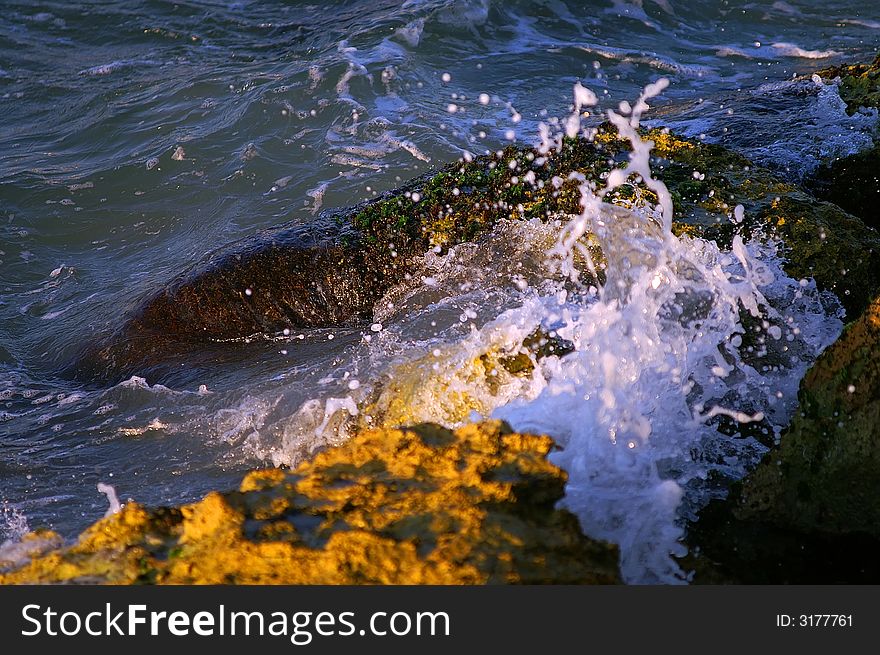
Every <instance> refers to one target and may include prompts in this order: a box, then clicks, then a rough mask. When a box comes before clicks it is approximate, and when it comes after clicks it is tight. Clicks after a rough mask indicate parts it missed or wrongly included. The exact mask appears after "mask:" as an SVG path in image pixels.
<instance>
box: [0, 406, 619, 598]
mask: <svg viewBox="0 0 880 655" xmlns="http://www.w3.org/2000/svg"><path fill="white" fill-rule="evenodd" d="M552 448H553V442H552V440H551V439H550V438H548V437H541V436H535V435H528V434H516V433H513V432H511V431H510V429H509V428H508V427H507V426H506V425H505V424H504V423H501V422H499V421H493V422H485V423H481V424H475V425H468V426H465V427H463V428H461V429H459V430H456V431H455V432H452V431H450V430H446V429H444V428H441V427H439V426H436V425H432V424H421V425H417V426H414V427H411V428H406V429H396V430H392V429H386V430H368V431H365V432H362V433H360V434H359V435H357V436H356V437H354V438H353V439H351V440H350V441H349V442H347V443H346V444H344V445H342V446H340V447H338V448H334V449H332V450H328V451H325V452H323V453H320V454H319V455H318V456H317V457H315V458H314V460H313V461H311V462H308V463H305V464H303V465H301V466H300V467H298V468H297V469H296V470H295V471H293V472H287V471H283V470H280V469H271V470H266V471H255V472H252V473H250V474H249V475H248V476H247V477H246V478H245V479H244V481H243V482H242V484H241V488H240V490H239V491H236V492H230V493H224V494H220V493H216V492H213V493H210V494H208V495H207V496H206V497H205V498H204V499H203V500H201V501H199V502H197V503H193V504H191V505H184V506H182V507H179V508H160V509H153V510H148V509H146V508H144V507H141V506H140V505H138V504H136V503H128V504H127V505H126V506H125V507H124V508H123V509H122V511H121V512H119V513H118V514H115V515H112V516H110V517H108V518H105V519H103V520H101V521H99V522H97V523H96V524H94V525H93V526H92V527H90V528H89V529H87V530H86V531H85V532H84V533H83V534H82V535H81V536H80V537H79V539H78V540H77V542H76V543H74V544H73V545H71V546H68V547H64V548H59V547H57V544H55V546H54V547H52V548H48V549H47V548H43V549H41V550H39V551H37V552H35V556H34V558H33V559H32V560H29V561H28V562H27V563H25V564H22V563H21V562H18V563H17V564H15V563H13V564H12V565H11V570H7V571H6V572H5V573H0V584H4V583H5V584H10V583H37V582H38V583H47V582H49V583H51V582H88V583H144V582H146V583H168V584H173V583H186V584H191V583H194V584H231V583H236V584H266V583H285V584H377V583H379V584H477V583H577V584H584V583H601V584H605V583H616V582H619V577H618V573H617V559H618V555H617V548H616V547H615V546H611V545H609V544H605V543H601V542H597V541H594V540H591V539H589V538H587V537H585V536H584V535H583V534H582V533H581V531H580V527H579V525H578V522H577V519H576V518H575V517H574V516H573V515H572V514H570V513H568V512H567V511H565V510H560V509H555V505H556V502H557V501H558V500H559V499H560V498H561V497H562V495H563V488H564V485H565V481H566V476H565V473H564V472H563V471H562V470H560V469H558V468H557V467H555V466H554V465H552V464H550V463H549V462H548V461H547V454H548V453H549V452H550V451H551V449H552ZM2 564H3V563H2V562H0V566H2ZM7 566H10V564H9V563H7ZM0 570H2V568H0Z"/></svg>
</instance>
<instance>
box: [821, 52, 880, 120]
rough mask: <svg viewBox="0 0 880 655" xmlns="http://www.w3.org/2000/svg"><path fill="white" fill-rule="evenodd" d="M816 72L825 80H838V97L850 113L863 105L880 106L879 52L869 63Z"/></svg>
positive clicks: (845, 65) (835, 67) (834, 67)
mask: <svg viewBox="0 0 880 655" xmlns="http://www.w3.org/2000/svg"><path fill="white" fill-rule="evenodd" d="M817 74H818V75H819V76H820V77H823V78H825V79H827V80H835V79H839V80H840V82H839V84H838V88H839V90H840V97H841V98H843V101H844V102H845V103H846V108H847V112H848V113H849V114H850V115H852V114H854V113H856V112H857V111H859V110H860V109H862V108H863V107H880V54H878V55H877V56H876V57H875V58H874V61H872V62H871V63H870V64H844V65H842V66H833V67H831V68H825V69H823V70H821V71H819V72H818V73H817Z"/></svg>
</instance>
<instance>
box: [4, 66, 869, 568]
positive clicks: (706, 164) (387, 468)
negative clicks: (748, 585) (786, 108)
mask: <svg viewBox="0 0 880 655" xmlns="http://www.w3.org/2000/svg"><path fill="white" fill-rule="evenodd" d="M819 75H820V76H821V77H823V78H825V79H827V80H833V79H836V78H839V79H840V81H839V88H840V92H841V96H842V97H843V98H844V100H845V101H846V102H847V103H848V107H849V109H850V111H858V110H859V109H860V108H861V107H874V108H876V107H878V103H880V57H878V58H877V59H876V60H875V61H874V62H873V64H871V65H855V66H848V67H837V68H834V69H829V70H826V71H820V73H819ZM645 138H647V139H650V140H652V141H653V142H654V151H653V158H654V162H653V164H652V165H653V167H654V169H655V170H657V171H659V173H658V176H659V177H660V178H661V179H662V180H663V181H664V182H665V183H666V185H667V186H668V187H669V189H670V191H671V192H672V194H673V198H674V203H675V217H674V218H675V224H674V231H675V233H676V234H678V235H691V236H700V237H703V238H706V239H714V240H716V241H718V242H719V243H724V242H726V243H730V242H731V240H732V239H733V237H734V236H735V235H736V234H740V235H743V236H746V237H754V236H760V237H762V238H774V239H777V240H779V241H781V242H782V244H783V246H784V252H785V256H786V259H787V263H786V266H785V269H786V272H787V273H788V274H789V275H791V276H792V277H795V278H806V277H812V278H814V279H815V280H816V283H817V286H818V287H819V288H820V289H821V290H826V291H831V292H833V293H835V294H836V296H837V297H838V298H839V300H840V302H841V304H842V305H843V307H844V308H845V310H846V315H847V322H848V325H847V328H846V329H845V331H844V334H843V335H842V336H841V337H840V339H839V340H838V341H837V343H835V344H834V345H833V346H832V347H831V348H829V349H828V350H827V351H826V352H825V353H823V355H822V356H821V357H820V358H819V360H818V361H817V362H816V363H815V365H814V366H813V368H812V369H811V370H810V372H809V373H808V374H807V376H806V378H805V379H804V381H803V382H802V384H801V390H800V393H799V401H800V406H801V407H800V413H799V414H798V415H797V416H796V417H795V419H794V420H793V422H792V424H791V425H790V426H789V428H788V429H787V430H786V431H785V432H784V433H783V435H782V437H781V440H780V443H779V444H778V445H776V446H774V447H773V448H771V450H770V451H769V452H768V453H767V455H766V456H765V458H764V460H763V461H762V462H761V464H760V465H759V466H758V467H757V469H756V470H755V471H754V472H752V473H751V474H750V475H749V476H748V477H747V478H746V479H744V480H743V481H741V482H740V483H737V484H735V485H734V486H733V487H732V489H731V491H730V494H729V496H728V498H727V499H725V500H723V501H716V502H714V503H712V504H710V505H709V506H708V507H707V508H705V509H704V510H703V511H702V512H701V515H700V519H699V520H698V521H697V522H695V523H693V524H692V525H690V526H689V530H688V537H687V542H688V546H689V548H690V554H689V555H688V556H687V558H686V559H685V560H683V566H684V568H685V569H686V570H690V571H693V572H694V576H693V582H696V583H701V582H705V583H717V582H789V583H807V582H851V583H863V582H871V581H877V580H880V566H878V565H877V564H876V563H875V562H874V559H875V558H874V557H873V553H876V549H877V547H878V546H880V515H878V513H877V512H878V508H880V430H878V428H877V426H878V425H880V234H878V232H877V230H876V229H875V228H876V227H877V226H878V224H880V221H878V215H877V213H876V212H877V210H876V207H877V203H876V202H875V200H876V199H877V195H878V193H880V182H878V179H877V170H878V168H877V167H876V165H875V164H876V162H877V161H878V160H877V157H878V154H877V153H878V152H880V149H878V147H876V146H875V148H874V149H873V150H872V151H868V152H864V153H859V154H856V155H852V156H851V157H847V158H845V159H841V160H838V161H835V162H828V164H827V165H826V166H824V167H823V168H821V169H820V170H818V171H817V172H816V173H815V174H814V175H813V177H812V178H811V179H810V180H808V181H807V182H806V184H805V187H804V188H800V187H798V186H796V185H794V184H792V183H791V182H788V181H786V180H783V179H780V178H779V177H778V176H775V175H773V174H771V173H770V172H769V171H767V170H764V169H762V168H760V167H758V166H755V165H753V164H752V163H751V162H750V161H748V160H747V159H745V158H743V157H742V156H740V155H738V154H736V153H733V152H731V151H729V150H726V149H724V148H722V147H720V146H715V145H709V144H705V143H702V142H700V141H696V140H690V139H685V138H681V137H678V136H675V135H674V134H671V133H669V132H668V131H667V130H663V129H653V130H649V131H646V132H645ZM627 154H628V149H627V148H626V147H625V142H623V141H621V140H620V139H619V138H618V137H617V134H616V132H615V131H614V130H613V129H612V128H610V127H609V126H602V127H600V128H599V131H598V132H597V134H596V135H595V138H594V139H593V140H592V141H587V140H585V139H567V140H564V141H563V142H562V143H561V144H560V147H559V148H558V149H555V150H551V151H549V152H541V151H539V150H536V149H528V148H513V147H510V148H508V149H506V150H504V151H500V152H499V153H495V154H493V155H488V156H484V157H478V158H475V159H473V160H472V161H468V162H460V163H457V164H452V165H450V166H449V167H447V168H445V169H443V170H442V171H440V172H438V173H436V174H434V175H432V176H427V177H423V178H419V179H418V180H414V181H413V182H411V183H409V184H408V185H407V186H405V187H404V188H402V189H400V190H399V191H398V192H395V193H393V194H386V195H385V196H383V197H381V198H379V199H378V200H376V201H372V202H370V203H368V204H366V205H362V206H360V207H357V208H354V209H353V210H351V211H348V212H337V213H335V214H332V215H330V217H329V218H330V220H329V221H328V224H327V225H326V226H325V227H326V230H325V231H324V232H322V233H321V234H314V233H311V234H304V233H303V232H302V231H301V230H297V229H294V228H292V227H290V226H283V227H282V228H279V229H278V230H274V231H272V232H271V233H267V234H265V235H262V236H259V237H257V238H256V239H253V240H250V241H249V242H248V243H247V244H244V245H242V244H239V246H234V247H233V248H232V249H231V250H228V249H227V250H224V252H223V253H218V255H217V256H216V257H213V258H212V259H211V260H209V261H207V262H205V263H204V264H202V265H200V266H198V267H196V268H195V269H194V270H193V271H192V272H190V273H187V274H186V275H185V276H183V277H181V278H180V279H179V280H177V281H175V282H174V283H172V284H171V285H170V286H169V287H168V288H167V289H165V290H163V291H162V292H160V293H159V294H157V295H155V296H153V297H151V298H148V299H146V301H145V302H144V304H143V305H142V307H141V308H140V309H139V310H138V312H137V313H136V314H135V315H134V316H132V317H131V319H130V320H129V321H128V322H127V324H126V325H125V326H124V327H123V328H122V329H121V330H120V332H119V333H118V334H116V335H114V336H113V337H112V338H111V339H109V340H108V341H107V342H106V343H104V344H102V345H101V347H100V348H98V349H97V350H96V351H92V352H89V353H88V354H87V355H86V356H85V359H84V362H82V363H81V364H80V365H79V368H78V370H79V371H80V372H85V374H89V375H97V376H99V377H101V378H104V379H117V378H119V377H120V376H126V375H130V374H131V372H132V371H139V372H143V371H148V372H149V373H150V374H151V375H153V376H155V377H154V379H162V375H163V374H164V373H163V370H164V369H163V362H164V361H165V360H166V359H167V357H168V356H169V353H173V352H175V351H177V350H186V349H192V348H195V347H199V344H204V343H209V342H211V341H212V340H218V339H235V338H241V337H246V336H248V335H250V334H252V333H254V332H262V333H267V334H274V333H280V332H282V331H283V330H284V329H292V328H295V329H300V328H309V327H319V326H328V325H344V324H347V323H351V322H355V323H356V322H358V321H363V320H365V318H367V317H368V314H369V311H370V308H371V307H372V305H373V303H374V302H375V301H376V300H378V299H379V298H380V297H381V296H382V294H383V293H384V292H385V291H387V289H388V288H390V286H391V285H393V284H396V283H399V282H401V281H402V280H405V279H407V276H413V275H415V274H416V273H417V270H418V269H417V266H418V257H419V256H420V255H421V254H422V253H424V252H425V251H426V250H428V249H431V248H435V249H437V250H439V251H442V250H444V249H446V248H449V247H451V246H453V245H455V244H457V243H462V242H465V241H470V240H474V239H478V238H479V237H480V236H482V235H484V234H486V233H487V232H488V231H489V230H491V229H492V227H493V226H494V225H496V224H497V223H498V222H499V221H500V220H502V219H514V220H521V219H531V218H536V217H537V218H547V217H550V216H554V215H558V214H565V213H576V211H577V203H578V199H579V196H578V195H577V186H576V184H575V183H574V182H573V181H571V180H569V175H570V174H571V173H579V174H581V175H583V176H584V177H585V178H586V179H588V180H592V181H594V182H599V181H600V180H601V179H602V178H603V176H605V175H607V173H608V172H609V171H610V170H611V169H612V168H613V167H616V166H617V165H619V164H621V163H622V162H624V161H625V160H626V157H627ZM694 171H699V172H700V173H701V174H700V175H699V176H694V175H693V173H694ZM526 176H530V177H531V178H532V180H533V182H534V184H525V183H524V182H523V180H524V179H526ZM554 180H558V182H556V183H554ZM629 189H630V190H631V193H619V194H617V195H616V196H615V197H609V198H606V200H610V201H611V202H614V203H616V204H620V205H621V206H624V207H626V206H632V205H633V204H634V203H639V202H651V200H652V196H651V194H652V192H651V191H650V189H647V188H646V187H645V186H644V185H643V184H639V183H633V184H632V185H631V186H630V187H629ZM654 201H656V199H654ZM740 204H741V205H743V207H744V209H745V212H744V215H745V217H746V220H745V221H744V222H742V223H741V224H738V225H737V224H734V223H732V222H731V221H729V220H728V217H729V216H730V214H731V213H732V211H733V207H735V206H736V205H740ZM594 254H595V259H596V260H597V261H601V258H602V254H601V252H598V251H596V252H595V253H594ZM601 277H602V276H601V267H600V270H599V273H598V278H599V279H597V280H596V283H601V282H602V280H601ZM527 341H528V340H527ZM145 344H149V347H145ZM548 344H550V345H551V347H550V348H548ZM564 352H565V344H564V343H559V342H554V341H553V337H552V335H536V337H535V338H534V339H532V340H531V341H528V343H524V344H523V348H522V350H521V352H520V353H519V355H514V356H511V357H508V358H507V359H505V360H504V361H502V362H501V364H502V366H504V368H505V370H507V371H508V372H509V373H510V374H511V375H517V374H520V373H521V372H522V371H524V370H528V367H529V366H530V365H532V363H533V362H534V361H535V359H536V358H539V357H542V356H545V355H546V354H548V353H549V354H557V355H558V354H560V353H561V354H564ZM505 362H506V363H505ZM489 368H491V367H489ZM386 418H387V421H388V423H387V424H385V425H381V426H380V427H378V428H377V429H366V428H365V429H363V430H362V431H361V432H360V433H359V434H358V435H356V436H355V437H354V438H352V439H351V440H350V441H348V442H347V443H345V444H344V445H342V446H339V447H337V448H333V449H331V450H328V451H325V452H323V453H320V454H318V455H317V457H315V458H314V459H313V460H312V461H310V462H307V463H304V464H302V465H300V466H299V467H297V468H296V469H295V470H293V471H282V470H278V469H274V470H269V471H258V472H254V473H251V474H250V475H248V476H247V477H246V478H245V480H244V481H243V482H242V485H241V488H240V489H239V490H238V491H235V492H229V493H212V494H209V495H208V496H207V497H206V498H205V499H204V500H202V501H200V502H198V503H194V504H191V505H185V506H182V507H179V508H159V509H146V508H143V507H140V506H139V505H137V504H135V503H129V504H128V505H127V506H126V507H125V508H124V509H123V510H122V511H121V512H120V513H118V514H116V515H113V516H110V517H108V518H105V519H103V520H102V521H99V522H98V523H96V524H95V525H93V526H92V527H91V528H89V529H88V530H87V531H86V532H84V533H83V535H81V537H80V538H79V540H78V541H77V542H76V543H74V544H63V543H62V542H61V540H60V538H59V537H58V536H57V535H54V534H52V533H48V532H44V531H36V532H33V533H31V534H30V535H28V536H27V537H26V539H25V541H23V542H22V543H21V544H19V545H18V546H17V549H16V550H15V552H14V556H13V555H9V554H7V555H6V556H5V557H6V561H0V571H2V573H0V583H7V584H8V583H22V582H82V583H96V582H100V583H404V584H420V583H439V584H455V583H499V582H519V583H615V582H619V581H620V580H619V575H618V572H617V550H616V548H615V547H613V546H610V545H607V544H602V543H599V542H596V541H594V540H591V539H589V538H587V537H585V536H584V535H583V534H582V533H581V532H580V529H579V527H578V525H577V520H576V519H575V517H574V516H573V515H571V514H569V513H568V512H566V511H564V510H560V509H554V507H555V505H556V502H557V501H558V500H559V499H560V498H561V497H562V495H563V492H564V485H565V474H564V472H562V471H561V470H560V469H559V468H557V467H555V466H554V465H552V464H550V463H549V462H548V461H547V459H546V456H547V454H548V453H549V452H550V451H551V450H552V448H553V443H552V440H551V439H550V438H548V437H539V436H533V435H520V434H515V433H512V432H511V431H510V430H509V428H508V427H507V426H505V425H504V424H501V423H498V422H487V423H482V424H476V425H469V426H467V427H464V428H461V429H459V430H457V431H455V432H452V431H449V430H447V429H445V428H441V427H439V426H434V425H429V424H420V425H416V426H413V427H408V428H399V429H398V428H397V424H398V423H399V422H400V421H399V419H400V413H399V412H398V414H397V415H395V414H394V412H388V415H387V417H386ZM395 419H398V420H395ZM551 436H552V435H551ZM10 552H11V551H10Z"/></svg>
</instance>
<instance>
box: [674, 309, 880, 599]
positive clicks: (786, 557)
mask: <svg viewBox="0 0 880 655" xmlns="http://www.w3.org/2000/svg"><path fill="white" fill-rule="evenodd" d="M799 398H800V411H799V413H798V414H797V415H796V416H795V419H794V421H793V422H792V424H791V426H790V427H789V428H788V429H787V431H786V432H785V433H784V434H783V435H782V438H781V442H780V444H779V446H778V447H777V448H775V449H773V450H771V451H770V452H769V453H768V454H767V455H766V456H765V458H764V459H763V460H762V462H761V464H760V465H759V466H758V468H757V469H756V470H755V471H754V472H753V473H751V474H750V475H749V476H748V477H747V478H746V479H745V480H744V481H743V482H742V483H740V484H738V485H736V486H735V487H734V488H733V489H732V491H731V495H730V497H729V498H728V499H727V500H726V501H722V502H717V503H715V504H713V505H712V506H710V507H709V508H707V510H704V512H703V513H702V515H701V517H700V520H699V522H698V523H697V524H696V525H694V526H693V527H692V530H691V535H690V538H689V542H690V543H691V545H692V547H697V548H699V551H700V552H701V555H700V557H698V558H697V559H695V560H693V561H692V562H690V563H691V564H693V565H694V566H695V567H696V569H697V571H698V575H697V579H698V581H701V580H702V581H707V580H708V581H714V580H715V578H716V577H717V576H719V575H720V576H721V578H722V579H724V577H725V576H729V577H731V578H732V579H734V580H738V581H744V582H756V581H762V582H854V583H863V582H869V581H875V582H876V581H878V580H880V562H878V560H877V557H876V553H877V552H878V550H877V549H878V548H880V298H877V299H876V300H874V302H873V303H872V304H871V305H870V306H869V308H868V309H867V311H865V313H864V314H863V315H862V316H861V317H860V318H859V319H858V320H857V321H855V322H853V323H851V324H850V325H849V326H848V327H847V328H846V330H845V331H844V333H843V335H842V336H841V337H840V339H838V341H837V342H836V343H835V344H834V345H832V346H831V347H830V348H829V349H828V350H826V351H825V352H824V353H823V354H822V355H821V356H820V357H819V359H818V360H817V362H816V363H815V365H814V366H813V367H812V368H811V369H810V371H809V372H808V373H807V375H806V377H805V378H804V380H803V382H802V384H801V389H800V394H799ZM753 568H754V569H755V572H754V573H753V572H752V569H753ZM701 573H702V576H703V577H702V578H701Z"/></svg>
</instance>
